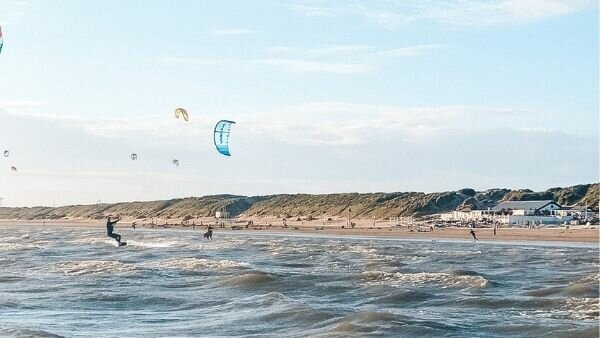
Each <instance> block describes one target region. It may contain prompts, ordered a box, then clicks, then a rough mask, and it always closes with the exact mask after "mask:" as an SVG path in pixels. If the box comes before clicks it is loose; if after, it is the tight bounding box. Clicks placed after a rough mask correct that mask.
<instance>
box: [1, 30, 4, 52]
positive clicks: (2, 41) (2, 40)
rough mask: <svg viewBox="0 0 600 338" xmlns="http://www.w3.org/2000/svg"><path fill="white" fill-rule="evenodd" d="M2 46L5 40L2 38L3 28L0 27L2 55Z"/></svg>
mask: <svg viewBox="0 0 600 338" xmlns="http://www.w3.org/2000/svg"><path fill="white" fill-rule="evenodd" d="M2 46H4V39H3V38H2V27H0V53H2Z"/></svg>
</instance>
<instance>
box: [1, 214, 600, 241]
mask: <svg viewBox="0 0 600 338" xmlns="http://www.w3.org/2000/svg"><path fill="white" fill-rule="evenodd" d="M248 221H251V222H253V224H254V225H252V226H248V227H246V224H247V223H248ZM353 221H355V223H356V226H355V227H354V228H348V227H346V225H345V224H346V223H345V222H344V221H343V220H336V221H334V222H331V223H333V224H331V223H330V224H323V223H324V222H322V221H318V220H315V221H293V222H287V227H283V225H282V222H281V220H278V219H274V218H249V219H244V220H243V221H238V222H223V223H225V226H224V227H220V226H219V223H220V222H217V221H215V219H214V218H208V217H207V218H202V219H199V220H198V225H196V226H194V227H192V226H191V225H185V226H182V225H180V224H179V223H181V221H180V220H157V221H156V223H157V224H156V225H155V226H154V229H165V228H166V229H170V230H173V231H176V230H192V229H194V230H195V231H198V232H201V231H206V228H207V225H208V224H211V225H212V226H213V227H214V228H215V229H214V230H215V232H216V233H218V232H230V231H233V232H236V231H240V230H242V231H256V232H273V233H281V234H297V233H304V234H313V233H314V234H328V235H339V236H373V237H384V238H406V239H452V240H472V237H471V235H470V234H469V232H470V230H471V229H470V228H467V227H444V228H438V227H433V228H431V227H425V226H421V227H414V226H409V225H407V226H403V227H397V226H390V225H389V223H388V222H383V221H382V222H376V223H375V225H374V226H373V222H372V220H353ZM131 222H132V220H128V219H125V220H123V221H122V222H120V223H118V225H117V229H118V230H119V231H129V230H131V229H132V228H131ZM200 222H202V224H203V225H202V226H200V225H199V224H200ZM43 224H46V225H47V226H49V227H82V228H98V229H104V227H105V221H104V220H88V219H71V220H47V221H43V220H0V225H11V226H19V227H27V226H31V225H33V226H39V225H43ZM164 224H168V225H164ZM269 224H270V226H269ZM342 226H343V227H344V228H342ZM232 227H234V228H236V229H238V230H233V229H232ZM137 228H138V229H143V228H149V229H150V228H152V227H151V225H150V224H144V223H138V225H137ZM419 229H420V230H422V231H419ZM432 229H433V230H432ZM474 231H475V233H476V236H477V238H478V239H479V240H481V241H540V242H583V243H600V230H599V229H598V226H590V227H586V226H570V227H569V229H566V228H565V227H564V226H562V227H557V228H538V229H528V228H517V227H500V228H498V229H497V231H496V234H495V235H494V229H493V228H475V229H474Z"/></svg>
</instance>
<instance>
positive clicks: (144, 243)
mask: <svg viewBox="0 0 600 338" xmlns="http://www.w3.org/2000/svg"><path fill="white" fill-rule="evenodd" d="M124 240H126V241H127V245H129V246H137V247H142V248H171V247H186V246H188V245H189V243H187V242H184V241H178V240H173V241H166V240H156V241H148V240H140V241H138V240H133V239H131V240H127V239H124Z"/></svg>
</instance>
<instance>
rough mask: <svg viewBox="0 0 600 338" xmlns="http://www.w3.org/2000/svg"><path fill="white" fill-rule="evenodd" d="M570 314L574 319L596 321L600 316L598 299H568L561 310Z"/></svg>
mask: <svg viewBox="0 0 600 338" xmlns="http://www.w3.org/2000/svg"><path fill="white" fill-rule="evenodd" d="M560 309H561V310H564V311H566V312H567V313H568V315H569V317H571V318H572V319H578V320H583V319H595V320H598V318H599V314H600V303H598V298H567V299H566V300H565V301H564V302H563V305H562V306H561V308H560Z"/></svg>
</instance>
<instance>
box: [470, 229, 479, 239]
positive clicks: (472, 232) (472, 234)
mask: <svg viewBox="0 0 600 338" xmlns="http://www.w3.org/2000/svg"><path fill="white" fill-rule="evenodd" d="M469 233H470V234H471V236H473V240H475V241H478V239H477V236H475V230H473V229H471V231H470V232H469Z"/></svg>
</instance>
